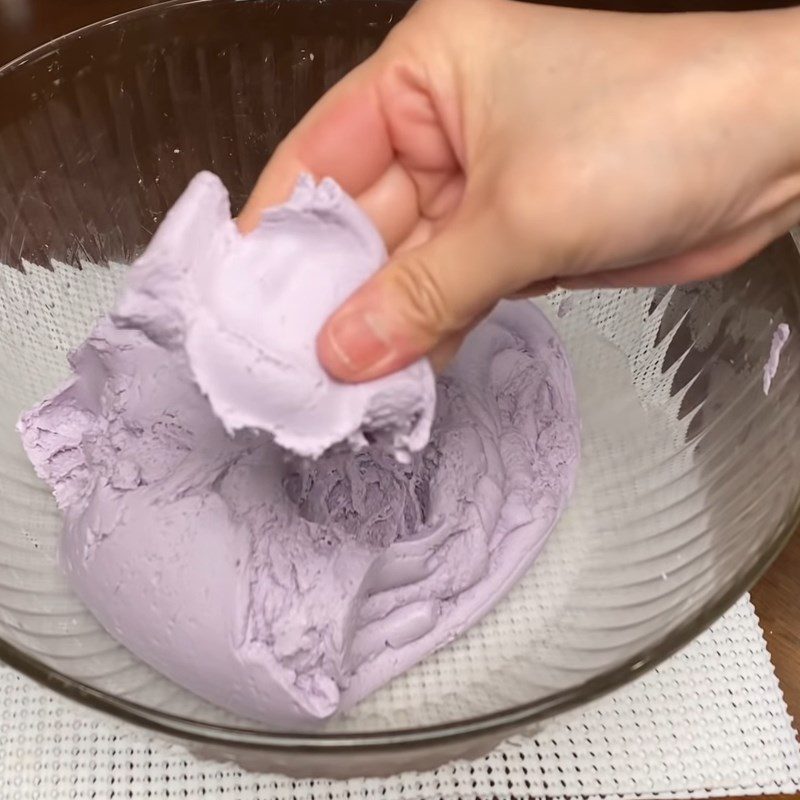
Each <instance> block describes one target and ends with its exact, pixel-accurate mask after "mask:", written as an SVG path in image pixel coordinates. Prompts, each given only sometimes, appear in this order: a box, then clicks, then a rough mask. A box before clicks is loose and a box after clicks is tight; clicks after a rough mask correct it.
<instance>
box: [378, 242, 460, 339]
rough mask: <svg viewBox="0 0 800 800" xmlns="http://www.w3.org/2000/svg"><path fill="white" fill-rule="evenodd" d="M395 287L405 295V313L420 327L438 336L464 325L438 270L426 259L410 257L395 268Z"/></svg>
mask: <svg viewBox="0 0 800 800" xmlns="http://www.w3.org/2000/svg"><path fill="white" fill-rule="evenodd" d="M392 282H393V283H394V288H395V289H396V290H398V291H399V292H400V294H401V296H402V297H404V298H405V304H404V305H405V309H404V313H405V314H407V315H408V316H409V322H411V323H412V324H413V325H414V327H415V328H416V329H417V330H420V331H421V332H422V333H424V334H426V335H427V337H428V338H431V339H437V338H439V337H440V336H441V335H442V334H445V333H450V332H453V331H456V330H458V329H459V328H460V327H462V326H461V325H460V324H459V322H460V321H459V320H457V319H456V317H455V315H454V313H453V310H452V305H451V303H450V301H449V298H448V295H447V292H446V291H445V290H444V287H443V286H442V283H441V280H440V279H439V277H438V275H437V273H436V270H435V269H434V268H433V266H432V265H431V263H430V262H429V261H428V260H427V259H424V258H419V257H415V256H413V255H412V256H410V257H408V258H406V259H404V260H403V261H402V262H401V263H399V264H398V265H397V268H396V269H395V270H393V275H392Z"/></svg>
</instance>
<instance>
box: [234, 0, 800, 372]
mask: <svg viewBox="0 0 800 800" xmlns="http://www.w3.org/2000/svg"><path fill="white" fill-rule="evenodd" d="M798 42H800V9H795V8H791V9H782V10H777V11H759V12H746V13H739V14H682V15H674V16H673V15H669V16H667V15H664V16H662V15H639V14H614V13H607V12H594V11H580V10H573V9H558V8H549V7H544V6H535V5H523V4H519V3H515V2H511V0H421V2H419V3H417V5H416V6H415V7H414V8H413V9H412V11H411V13H410V14H409V15H408V17H407V18H406V19H405V20H404V21H403V22H402V23H400V24H399V25H398V26H397V27H396V28H395V29H394V31H393V32H392V34H391V35H390V36H389V37H388V39H387V40H386V42H385V43H384V44H383V45H382V47H381V48H380V49H379V50H378V52H377V53H375V55H374V56H373V57H372V58H370V59H369V60H368V61H366V62H365V63H364V64H362V65H361V66H360V67H358V68H357V69H356V70H354V71H353V72H352V73H350V74H349V75H348V76H346V77H345V78H344V79H343V80H342V81H341V82H340V83H339V84H338V85H337V86H335V87H334V88H333V89H332V90H331V91H330V92H328V93H327V94H326V95H325V96H324V97H323V98H322V99H321V100H320V101H319V103H318V104H317V105H316V106H315V107H314V108H313V109H312V110H311V111H310V112H309V114H308V115H307V116H306V117H305V118H304V119H303V120H302V121H301V122H300V123H299V125H298V126H297V127H296V128H295V130H294V131H292V133H291V134H290V135H289V136H288V137H287V138H286V139H285V140H284V142H283V143H282V144H281V146H280V147H279V148H278V150H277V151H276V153H275V154H274V156H273V157H272V159H271V160H270V161H269V163H268V164H267V166H266V168H265V169H264V172H263V173H262V175H261V177H260V179H259V181H258V183H257V185H256V187H255V189H254V191H253V194H252V196H251V197H250V200H249V201H248V203H247V205H246V207H245V209H244V210H243V211H242V214H241V215H240V217H239V224H240V227H241V228H242V230H244V231H247V230H249V229H251V228H252V227H253V225H254V224H255V222H256V220H257V219H258V215H259V213H260V212H261V210H262V209H264V208H265V207H267V206H270V205H273V204H275V203H279V202H281V201H283V200H284V199H285V198H286V197H287V196H288V194H289V192H290V190H291V187H292V185H293V184H294V181H295V179H296V177H297V175H298V174H299V173H301V172H308V173H311V174H313V175H314V176H315V177H317V178H322V177H324V176H332V177H333V178H335V179H336V180H337V181H338V182H339V183H340V184H341V185H342V186H343V187H344V188H345V189H346V190H347V191H348V192H350V193H351V194H352V195H353V196H355V197H356V198H357V200H358V201H359V203H360V204H361V205H362V207H363V208H364V209H365V211H366V212H367V213H368V214H369V216H370V217H371V218H372V220H373V221H374V222H375V224H376V225H377V227H378V229H379V230H380V232H381V234H382V235H383V237H384V239H385V241H386V244H387V247H388V250H389V253H390V260H389V262H388V263H387V265H386V266H384V267H383V268H382V269H381V270H380V271H379V272H378V273H377V274H376V275H375V277H374V278H373V279H372V280H371V281H370V282H368V283H367V284H366V285H364V286H363V287H362V288H361V289H360V290H359V291H358V292H356V294H355V295H353V296H352V297H351V298H350V299H349V300H348V301H347V302H346V303H345V304H344V306H342V307H341V308H340V309H339V310H338V311H336V312H335V313H334V314H333V316H332V317H331V318H330V319H329V320H328V322H327V323H326V325H325V326H324V327H323V329H322V331H321V332H320V334H319V337H318V340H317V349H318V353H319V357H320V360H321V362H322V363H323V365H324V366H325V367H326V369H327V370H328V371H329V372H330V373H331V374H332V375H333V376H334V377H336V378H338V379H340V380H343V381H349V382H357V381H364V380H370V379H372V378H376V377H379V376H381V375H385V374H388V373H390V372H393V371H395V370H398V369H401V368H402V367H403V366H405V365H407V364H409V363H411V362H412V361H414V360H416V359H418V358H420V357H422V356H429V357H430V358H431V359H432V360H433V362H434V364H435V365H436V366H437V367H439V368H441V367H442V366H443V365H444V364H445V363H446V362H447V360H448V359H449V358H450V357H452V355H453V353H454V352H455V351H456V349H457V347H458V345H459V343H460V342H461V340H462V339H463V337H464V336H465V335H466V333H467V332H468V331H469V330H470V328H471V327H472V326H474V325H475V324H476V323H477V322H478V321H480V319H481V318H482V317H483V316H484V315H485V314H486V313H488V311H490V310H491V308H492V307H493V306H494V304H495V303H496V302H497V301H498V300H499V299H501V298H503V297H518V296H524V295H531V294H539V293H542V292H544V291H547V290H548V289H550V288H553V286H555V285H561V286H565V287H589V286H643V285H659V284H667V283H680V282H685V281H691V280H698V279H702V278H708V277H711V276H715V275H718V274H720V273H722V272H725V271H727V270H730V269H732V268H734V267H736V266H738V265H740V264H741V263H743V262H744V261H745V260H747V259H748V258H749V257H750V256H752V255H754V254H755V253H757V252H758V251H759V250H760V249H762V248H763V247H764V246H765V245H766V244H768V243H769V242H770V241H771V240H773V239H774V238H776V237H777V236H778V235H780V234H781V233H783V232H785V231H786V230H788V229H789V228H790V227H791V226H792V225H794V224H795V223H796V222H798V220H800V46H798Z"/></svg>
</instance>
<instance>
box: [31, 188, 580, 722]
mask: <svg viewBox="0 0 800 800" xmlns="http://www.w3.org/2000/svg"><path fill="white" fill-rule="evenodd" d="M384 259H385V252H384V249H383V245H382V243H381V241H380V238H379V236H378V234H377V232H376V231H375V230H374V228H373V227H372V225H371V223H370V222H369V221H368V220H367V218H366V217H365V216H364V215H363V214H362V213H361V212H360V211H359V210H358V208H357V207H356V205H355V203H354V202H353V201H352V200H351V199H350V198H349V197H347V195H345V194H344V193H343V192H342V191H341V190H340V189H339V188H338V187H337V186H336V184H334V183H333V182H332V181H323V182H322V183H321V184H320V185H318V186H315V185H314V184H313V183H312V182H310V180H308V179H305V180H303V181H301V183H300V184H299V186H298V189H297V191H296V192H295V195H294V196H293V198H292V199H291V200H290V201H289V202H288V203H287V204H286V205H284V206H282V207H280V208H277V209H273V210H271V211H268V212H266V213H265V215H264V218H263V221H262V224H261V225H260V226H259V228H258V229H257V230H256V231H254V232H253V233H252V234H249V235H248V236H246V237H242V236H240V234H239V233H238V232H237V230H236V227H235V225H234V223H233V222H232V221H231V217H230V211H229V207H228V198H227V194H226V192H225V190H224V187H223V186H222V185H221V183H220V182H219V180H218V179H216V178H215V177H214V176H212V175H208V174H201V175H199V176H198V177H197V178H195V179H194V181H193V182H192V183H191V185H190V186H189V188H188V189H187V191H186V192H185V193H184V195H183V196H182V197H181V199H180V200H179V201H178V202H177V203H176V205H175V207H174V208H173V210H172V211H171V212H170V214H169V215H168V216H167V218H166V220H165V221H164V223H163V224H162V226H161V228H160V229H159V231H158V232H157V234H156V236H155V237H154V239H153V241H152V243H151V244H150V246H149V248H148V250H147V251H146V253H145V254H144V255H143V256H142V258H141V259H139V261H138V262H137V263H136V264H135V265H134V266H133V267H132V269H131V272H130V277H129V282H128V285H127V287H126V289H125V290H124V292H123V294H122V296H121V298H120V300H119V302H118V303H117V306H116V308H115V309H114V311H113V312H112V313H111V314H110V315H109V316H108V317H106V318H105V319H103V320H101V321H100V322H99V323H98V325H97V327H96V328H95V330H94V331H93V333H92V334H91V335H90V337H89V338H88V340H87V341H86V342H85V343H84V344H83V345H82V346H81V347H80V348H79V349H78V350H77V352H76V353H75V354H73V355H72V357H71V363H72V366H73V376H72V377H71V378H70V379H69V380H68V381H67V382H66V383H65V384H64V385H63V386H62V387H61V388H59V389H58V390H57V391H56V392H55V393H53V394H52V395H51V396H49V397H48V398H46V399H45V400H44V401H43V402H42V403H40V404H39V405H38V406H37V407H36V408H34V409H32V410H31V411H29V412H27V413H26V414H24V415H23V416H22V418H21V420H20V423H19V430H20V433H21V435H22V439H23V444H24V446H25V448H26V450H27V452H28V455H29V456H30V459H31V461H32V462H33V465H34V467H35V469H36V472H37V473H38V475H39V476H40V477H41V478H42V479H43V480H45V481H46V482H47V483H48V484H49V485H50V486H51V487H52V489H53V492H54V494H55V497H56V500H57V503H58V505H59V508H60V509H61V511H62V512H63V515H64V520H65V526H64V534H63V537H62V540H61V548H60V553H61V561H62V564H63V567H64V569H65V571H66V572H67V574H68V576H69V578H70V580H71V583H72V585H73V586H74V588H75V590H76V592H77V593H78V595H79V596H80V597H81V598H82V599H83V601H84V602H85V603H86V604H87V606H88V607H89V608H91V609H92V611H93V612H94V614H95V615H96V616H97V618H98V619H99V621H100V622H101V624H102V625H103V626H104V627H105V628H106V629H107V630H108V631H109V632H110V633H111V634H112V635H113V636H114V637H116V638H117V639H118V640H119V641H121V642H122V643H123V644H125V645H126V646H127V647H128V648H129V649H130V650H131V651H133V652H134V653H135V654H136V655H138V656H139V657H140V658H142V659H144V660H145V661H147V662H148V663H149V664H151V665H152V666H153V667H154V668H156V669H158V670H160V671H161V672H163V673H164V674H166V675H167V676H169V677H170V678H171V679H173V680H174V681H176V682H178V683H180V684H182V685H183V686H185V687H186V688H188V689H190V690H192V691H194V692H195V693H197V694H198V695H201V696H202V697H204V698H206V699H208V700H209V701H211V702H214V703H217V704H219V705H220V706H223V707H225V708H227V709H229V710H231V711H234V712H237V713H239V714H242V715H244V716H247V717H250V718H254V719H257V720H260V721H261V722H263V723H265V724H267V725H268V726H270V727H280V728H299V729H301V728H305V727H308V726H310V725H313V724H315V723H319V721H321V720H324V719H326V718H328V717H330V716H331V715H332V714H334V713H335V712H336V711H338V710H340V709H345V708H348V707H350V706H352V705H353V704H354V703H356V702H358V701H359V700H360V699H361V698H363V697H364V696H365V695H367V694H368V693H370V692H372V691H374V690H375V689H377V688H378V687H380V686H381V685H382V684H384V683H386V682H387V681H389V680H390V679H391V678H393V677H394V676H396V675H398V674H399V673H401V672H403V671H404V670H406V669H408V668H409V667H411V666H412V665H413V664H415V663H416V662H418V661H419V660H420V659H422V658H424V657H425V656H426V655H427V654H429V653H431V652H433V651H434V650H436V649H438V648H440V647H442V646H444V645H446V644H447V643H448V642H450V641H452V640H453V639H454V638H455V637H456V636H458V635H459V634H460V633H462V632H463V631H465V630H466V629H467V628H468V627H469V626H471V625H473V624H474V623H475V622H477V621H478V620H479V619H480V618H481V617H482V616H483V615H484V614H485V613H486V612H487V611H488V610H489V609H491V608H492V606H493V605H495V604H496V603H497V602H498V600H499V599H500V598H501V597H502V596H503V595H504V594H505V593H506V592H507V591H508V590H509V589H510V588H511V587H512V585H513V584H514V582H515V581H516V580H517V579H518V578H519V577H520V576H521V575H522V574H523V573H524V572H525V571H526V570H527V569H528V567H529V566H530V564H531V563H532V562H533V560H534V559H535V557H536V555H537V554H538V552H539V551H540V549H541V547H542V546H543V544H544V542H545V539H546V537H547V535H548V533H549V532H550V530H551V529H552V528H553V526H554V525H555V523H556V521H557V520H558V518H559V516H560V514H561V513H562V511H563V509H564V507H565V505H566V503H567V501H568V498H569V495H570V492H571V490H572V487H573V482H574V478H575V473H576V469H577V464H578V459H579V438H580V434H579V428H580V426H579V417H578V411H577V405H576V398H575V390H574V387H573V383H572V377H571V373H570V368H569V365H568V362H567V359H566V357H565V354H564V351H563V348H562V345H561V343H560V342H559V340H558V338H557V337H556V335H555V333H554V331H553V329H552V328H551V327H550V325H549V323H548V322H547V321H546V319H545V318H544V316H543V315H542V314H541V312H539V311H538V310H537V309H536V308H535V307H534V306H533V305H532V304H530V303H528V302H527V301H518V302H515V303H510V302H504V303H501V304H500V305H499V306H498V307H497V309H496V310H495V311H494V312H493V313H492V314H491V315H490V317H489V318H488V319H487V320H486V321H485V322H484V323H483V324H482V325H480V326H479V327H478V328H477V329H476V330H475V331H473V333H471V334H470V336H469V337H468V338H467V340H466V342H465V344H464V346H463V347H462V349H461V351H460V352H459V354H458V356H457V357H456V359H455V361H454V362H453V363H452V365H451V366H450V368H449V369H448V370H447V372H446V373H445V374H444V375H443V376H442V377H441V378H440V379H439V380H438V383H436V384H435V383H434V379H433V375H432V373H431V370H430V367H429V365H428V364H427V362H425V361H422V362H419V363H417V364H414V365H412V366H411V367H409V368H408V369H406V370H404V371H403V372H401V373H399V374H398V375H394V376H391V377H389V378H384V379H381V380H379V381H374V382H372V383H368V384H363V385H360V386H346V385H343V384H339V383H336V382H334V381H332V380H331V379H330V378H328V376H327V375H326V374H325V372H324V371H323V370H322V368H321V367H320V365H319V364H318V363H317V361H316V355H315V349H314V339H315V336H316V332H317V331H318V330H319V328H320V327H321V325H322V323H323V321H324V319H325V318H326V317H327V316H328V315H329V314H330V313H331V312H332V311H333V310H334V309H335V308H336V307H337V306H338V305H339V303H340V302H341V301H342V300H343V299H344V298H345V297H346V296H347V295H348V294H349V293H350V292H352V291H353V290H354V289H355V288H356V287H357V286H358V285H359V284H360V283H362V282H363V281H364V280H365V279H366V278H367V277H368V276H369V275H370V274H371V273H372V272H374V271H375V270H376V269H377V268H378V267H379V266H380V264H381V263H382V262H383V260H384ZM366 439H370V440H377V443H376V444H375V445H373V446H370V447H363V445H364V443H365V441H366Z"/></svg>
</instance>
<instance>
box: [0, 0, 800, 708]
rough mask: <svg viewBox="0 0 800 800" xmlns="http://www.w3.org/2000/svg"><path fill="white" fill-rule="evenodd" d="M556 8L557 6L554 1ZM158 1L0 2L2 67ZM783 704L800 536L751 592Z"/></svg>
mask: <svg viewBox="0 0 800 800" xmlns="http://www.w3.org/2000/svg"><path fill="white" fill-rule="evenodd" d="M555 1H556V2H557V0H555ZM157 2H161V0H0V64H3V63H6V62H7V61H10V60H11V59H12V58H14V57H15V56H17V55H21V54H22V53H24V52H26V51H27V50H30V49H31V48H33V47H35V46H37V45H39V44H42V43H44V42H46V41H48V40H49V39H52V38H54V37H55V36H60V35H61V34H64V33H67V32H69V31H71V30H74V29H75V28H78V27H81V26H83V25H88V24H90V23H91V22H95V21H97V20H99V19H104V18H107V17H110V16H113V15H114V14H118V13H121V12H123V11H128V10H130V9H133V8H139V7H142V6H145V5H153V4H155V3H157ZM565 4H566V5H584V6H587V7H598V8H601V7H607V8H618V9H624V10H628V9H635V10H638V11H661V10H664V11H675V10H683V9H687V10H688V9H691V10H699V9H701V8H703V9H709V10H740V9H747V8H765V7H778V6H790V5H794V4H795V3H794V0H773V2H761V3H759V2H757V1H756V0H699V2H698V1H693V0H655V2H654V1H653V0H576V2H570V3H565ZM752 598H753V603H754V604H755V607H756V610H757V612H758V615H759V617H760V618H761V624H762V627H763V629H764V633H765V636H766V639H767V644H768V646H769V649H770V652H771V654H772V660H773V662H774V664H775V670H776V672H777V674H778V678H779V679H780V682H781V686H782V687H783V692H784V695H785V697H786V703H787V705H788V707H789V711H790V713H791V714H792V717H793V718H794V719H800V536H795V537H794V539H793V540H792V541H791V542H790V544H789V545H788V547H787V548H786V549H785V550H784V551H783V553H782V554H781V555H780V556H779V558H778V559H777V561H776V562H775V563H774V564H773V566H772V567H771V569H770V570H769V571H768V572H767V574H766V575H765V576H764V577H763V578H762V579H761V580H760V581H759V583H758V584H757V585H756V586H755V587H754V588H753V590H752Z"/></svg>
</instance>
